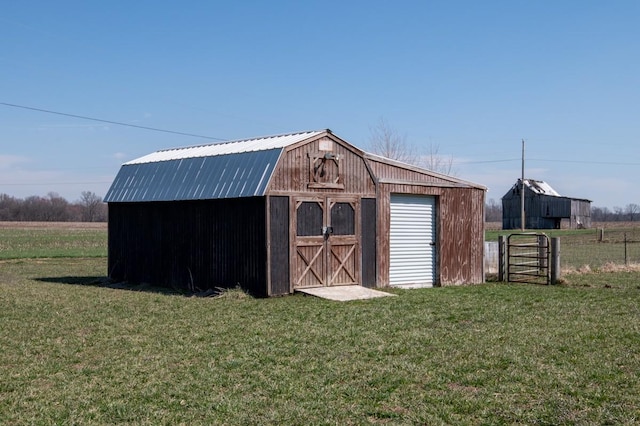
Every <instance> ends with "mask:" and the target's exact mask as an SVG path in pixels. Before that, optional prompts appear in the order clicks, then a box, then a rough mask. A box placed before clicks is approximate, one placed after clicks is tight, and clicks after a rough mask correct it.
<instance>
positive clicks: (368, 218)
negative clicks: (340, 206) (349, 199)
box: [360, 198, 377, 288]
mask: <svg viewBox="0 0 640 426" xmlns="http://www.w3.org/2000/svg"><path fill="white" fill-rule="evenodd" d="M360 215H361V217H362V219H361V227H360V229H361V232H362V239H361V241H362V285H363V286H365V287H369V288H373V287H376V285H377V279H376V275H377V274H376V269H377V262H376V241H377V232H376V228H377V226H376V225H377V222H376V200H375V198H363V199H362V201H361V204H360Z"/></svg>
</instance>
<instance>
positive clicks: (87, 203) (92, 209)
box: [80, 191, 102, 222]
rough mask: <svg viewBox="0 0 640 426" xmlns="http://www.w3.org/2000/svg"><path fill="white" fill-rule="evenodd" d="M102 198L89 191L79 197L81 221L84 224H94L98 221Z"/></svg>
mask: <svg viewBox="0 0 640 426" xmlns="http://www.w3.org/2000/svg"><path fill="white" fill-rule="evenodd" d="M101 205H102V198H101V197H99V196H97V195H96V194H95V193H94V192H91V191H82V194H81V196H80V206H81V207H82V220H83V221H84V222H95V221H97V220H98V219H99V213H100V206H101Z"/></svg>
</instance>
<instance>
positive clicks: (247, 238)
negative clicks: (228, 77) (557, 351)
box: [105, 130, 485, 296]
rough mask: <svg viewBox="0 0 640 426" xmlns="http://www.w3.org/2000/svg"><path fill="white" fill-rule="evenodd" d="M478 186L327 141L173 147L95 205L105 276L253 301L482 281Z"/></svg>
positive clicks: (128, 174)
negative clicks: (103, 222) (311, 291)
mask: <svg viewBox="0 0 640 426" xmlns="http://www.w3.org/2000/svg"><path fill="white" fill-rule="evenodd" d="M484 197H485V188H484V187H482V186H480V185H477V184H473V183H470V182H466V181H463V180H460V179H457V178H454V177H450V176H445V175H441V174H438V173H434V172H431V171H428V170H424V169H421V168H418V167H414V166H411V165H407V164H404V163H400V162H397V161H394V160H391V159H388V158H383V157H380V156H376V155H372V154H368V153H365V152H364V151H362V150H360V149H358V148H356V147H355V146H353V145H351V144H349V143H348V142H346V141H344V140H342V139H341V138H339V137H338V136H336V135H334V134H333V133H332V132H331V131H330V130H322V131H313V132H303V133H295V134H288V135H279V136H270V137H262V138H255V139H248V140H239V141H233V142H228V143H221V144H212V145H201V146H193V147H185V148H177V149H169V150H163V151H158V152H154V153H151V154H149V155H146V156H144V157H141V158H138V159H135V160H132V161H129V162H127V163H125V164H123V166H122V167H121V169H120V171H119V172H118V175H117V176H116V178H115V180H114V182H113V184H112V185H111V188H110V189H109V191H108V193H107V195H106V196H105V201H106V202H107V203H108V206H109V260H108V274H109V277H110V278H112V279H114V280H119V281H131V282H147V283H153V284H156V285H162V286H169V287H175V288H184V289H188V290H197V289H200V290H203V289H207V288H214V287H234V286H237V285H239V286H241V287H243V288H244V289H246V290H248V291H250V292H251V293H253V294H255V295H260V296H273V295H284V294H289V293H292V292H294V291H295V290H296V289H300V288H304V287H318V286H336V285H362V286H366V287H385V286H404V287H430V286H433V285H454V284H464V283H479V282H482V281H483V280H484V273H483V242H484V222H483V217H484Z"/></svg>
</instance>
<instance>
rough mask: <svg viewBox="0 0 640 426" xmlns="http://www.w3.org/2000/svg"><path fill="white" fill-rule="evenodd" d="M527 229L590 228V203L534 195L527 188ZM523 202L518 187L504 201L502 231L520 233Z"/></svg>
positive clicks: (504, 197)
mask: <svg viewBox="0 0 640 426" xmlns="http://www.w3.org/2000/svg"><path fill="white" fill-rule="evenodd" d="M524 194H525V199H524V211H525V225H526V229H554V228H560V226H561V225H562V226H564V224H566V226H567V227H569V228H572V229H576V228H579V227H583V228H590V227H591V202H590V201H588V200H582V199H575V198H569V197H560V196H553V195H545V194H537V193H534V192H533V191H532V190H531V189H530V188H529V187H526V186H525V193H524ZM521 202H522V201H521V199H520V188H519V186H518V184H516V185H514V186H513V187H512V188H511V189H510V190H509V192H508V193H507V194H505V195H504V196H503V197H502V229H519V228H520V222H521V220H522V219H521V217H522V216H521Z"/></svg>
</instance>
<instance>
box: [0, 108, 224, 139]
mask: <svg viewBox="0 0 640 426" xmlns="http://www.w3.org/2000/svg"><path fill="white" fill-rule="evenodd" d="M0 105H4V106H8V107H12V108H22V109H27V110H31V111H38V112H44V113H47V114H55V115H62V116H64V117H72V118H79V119H82V120H91V121H97V122H100V123H108V124H115V125H118V126H126V127H134V128H136V129H143V130H152V131H154V132H164V133H171V134H174V135H181V136H189V137H194V138H200V139H208V140H216V141H222V142H224V141H227V140H228V139H223V138H216V137H213V136H205V135H198V134H194V133H185V132H178V131H175V130H167V129H159V128H157V127H148V126H139V125H137V124H131V123H122V122H120V121H113V120H104V119H102V118H95V117H87V116H85V115H77V114H69V113H66V112H59V111H52V110H48V109H43V108H35V107H30V106H26V105H18V104H11V103H8V102H0Z"/></svg>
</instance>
